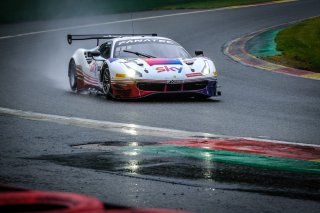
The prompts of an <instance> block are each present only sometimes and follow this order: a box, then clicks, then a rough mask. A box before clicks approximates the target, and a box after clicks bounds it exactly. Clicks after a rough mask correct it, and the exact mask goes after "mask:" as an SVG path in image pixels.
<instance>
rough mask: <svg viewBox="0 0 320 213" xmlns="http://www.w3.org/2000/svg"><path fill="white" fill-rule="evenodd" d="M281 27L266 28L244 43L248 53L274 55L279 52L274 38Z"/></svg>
mask: <svg viewBox="0 0 320 213" xmlns="http://www.w3.org/2000/svg"><path fill="white" fill-rule="evenodd" d="M282 29H283V28H280V29H279V28H278V29H274V30H268V31H266V32H264V33H261V34H258V35H257V36H255V37H253V38H252V39H250V40H249V41H248V42H247V43H246V49H247V51H248V52H249V53H251V54H252V55H255V56H274V55H279V54H281V52H280V51H278V50H277V43H276V42H275V38H276V36H277V34H278V33H279V32H280V31H281V30H282Z"/></svg>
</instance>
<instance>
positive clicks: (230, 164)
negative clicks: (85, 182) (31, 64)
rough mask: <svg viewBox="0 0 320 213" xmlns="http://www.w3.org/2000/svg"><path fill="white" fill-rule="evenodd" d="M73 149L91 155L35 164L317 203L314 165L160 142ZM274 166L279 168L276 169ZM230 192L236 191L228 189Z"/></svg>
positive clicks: (319, 184) (318, 167)
mask: <svg viewBox="0 0 320 213" xmlns="http://www.w3.org/2000/svg"><path fill="white" fill-rule="evenodd" d="M189 142H190V141H189ZM189 142H188V143H189ZM180 145H181V144H180ZM73 147H74V148H81V149H90V150H91V151H90V152H83V153H77V154H66V155H47V156H41V157H38V158H36V159H38V160H48V161H51V162H54V163H57V164H61V165H65V166H73V167H79V168H88V169H94V170H99V171H107V172H113V173H115V174H123V175H130V176H133V177H141V176H143V177H145V179H148V178H150V179H152V177H156V178H160V179H161V178H165V179H166V180H168V179H171V180H172V181H173V182H175V181H176V180H179V181H177V182H180V181H181V180H186V181H191V182H194V183H197V184H198V185H199V184H200V185H201V184H203V185H205V186H206V187H207V186H208V185H212V186H215V185H217V184H219V183H222V184H227V185H228V184H230V185H232V184H233V185H234V184H237V185H238V186H240V187H238V189H236V190H244V191H251V192H258V193H264V194H272V195H276V196H286V197H294V198H299V199H310V200H320V172H319V171H320V163H318V162H313V161H306V160H300V159H298V160H297V159H289V158H278V157H274V156H257V155H256V154H252V153H249V154H248V153H243V152H242V153H239V152H230V151H226V150H213V149H208V148H203V149H201V148H198V147H190V146H177V143H176V142H172V141H171V142H164V143H159V142H124V141H110V142H95V143H87V144H81V145H76V146H73ZM211 148H212V147H211ZM92 150H98V151H97V152H94V151H92ZM251 161H252V162H251ZM269 161H270V162H269ZM277 163H279V164H281V166H279V165H278V166H277V165H274V164H277ZM286 166H287V167H286ZM300 167H301V168H300ZM297 168H298V169H297ZM197 184H195V185H197ZM227 188H228V187H227ZM236 188H237V187H236ZM227 190H228V189H227ZM229 190H235V188H234V187H230V188H229Z"/></svg>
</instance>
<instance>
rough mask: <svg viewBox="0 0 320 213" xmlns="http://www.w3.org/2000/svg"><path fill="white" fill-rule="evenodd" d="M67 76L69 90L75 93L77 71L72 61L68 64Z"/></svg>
mask: <svg viewBox="0 0 320 213" xmlns="http://www.w3.org/2000/svg"><path fill="white" fill-rule="evenodd" d="M68 76H69V83H70V88H71V90H72V91H74V92H75V91H77V69H76V63H75V61H74V60H73V59H71V60H70V62H69V70H68Z"/></svg>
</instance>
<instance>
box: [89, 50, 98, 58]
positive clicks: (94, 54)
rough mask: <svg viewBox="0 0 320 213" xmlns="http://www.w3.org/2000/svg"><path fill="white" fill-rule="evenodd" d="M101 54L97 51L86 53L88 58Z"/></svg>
mask: <svg viewBox="0 0 320 213" xmlns="http://www.w3.org/2000/svg"><path fill="white" fill-rule="evenodd" d="M100 55H101V53H100V52H99V51H92V52H88V57H95V56H100Z"/></svg>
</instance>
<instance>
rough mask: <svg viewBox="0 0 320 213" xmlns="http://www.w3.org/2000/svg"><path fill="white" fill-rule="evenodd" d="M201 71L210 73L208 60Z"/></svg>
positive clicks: (205, 73) (206, 73)
mask: <svg viewBox="0 0 320 213" xmlns="http://www.w3.org/2000/svg"><path fill="white" fill-rule="evenodd" d="M201 72H202V73H203V74H204V75H209V74H210V67H209V65H208V62H206V61H205V62H204V67H203V69H202V70H201Z"/></svg>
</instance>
